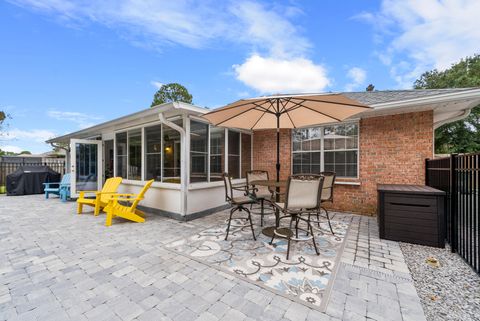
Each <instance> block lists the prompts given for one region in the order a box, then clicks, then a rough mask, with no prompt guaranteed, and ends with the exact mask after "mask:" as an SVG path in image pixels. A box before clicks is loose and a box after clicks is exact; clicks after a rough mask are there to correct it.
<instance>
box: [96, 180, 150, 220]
mask: <svg viewBox="0 0 480 321" xmlns="http://www.w3.org/2000/svg"><path fill="white" fill-rule="evenodd" d="M154 181H155V180H154V179H151V180H149V181H148V182H147V183H146V184H145V186H143V188H142V189H141V190H140V193H138V194H111V195H109V196H108V197H109V198H110V202H109V204H108V206H107V208H106V211H107V220H106V222H105V225H106V226H111V225H112V219H113V218H114V217H121V218H124V219H126V220H129V221H132V222H137V223H143V222H145V218H144V216H145V213H143V212H142V211H140V210H138V209H137V206H138V203H140V201H141V200H143V199H144V198H145V193H146V192H147V190H148V189H149V188H150V186H152V184H153V182H154ZM119 201H120V202H127V203H128V204H130V203H131V205H124V204H120V203H119Z"/></svg>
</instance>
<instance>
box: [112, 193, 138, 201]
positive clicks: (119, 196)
mask: <svg viewBox="0 0 480 321" xmlns="http://www.w3.org/2000/svg"><path fill="white" fill-rule="evenodd" d="M137 196H138V195H137V194H112V195H109V201H113V200H117V201H131V200H135V199H136V198H137Z"/></svg>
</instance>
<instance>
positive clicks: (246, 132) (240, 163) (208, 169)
mask: <svg viewBox="0 0 480 321" xmlns="http://www.w3.org/2000/svg"><path fill="white" fill-rule="evenodd" d="M188 120H189V121H188V127H189V130H188V131H187V136H188V139H189V140H190V121H192V120H193V121H196V122H200V123H204V124H208V135H207V136H208V157H207V173H208V176H207V181H205V182H194V183H192V182H190V164H189V166H188V168H187V170H188V171H189V172H188V175H187V176H188V179H189V182H188V183H189V185H193V186H196V185H198V184H206V183H212V184H218V183H219V182H220V181H213V182H212V181H211V179H210V157H211V151H210V133H211V128H212V127H214V126H212V125H211V124H210V123H208V122H207V121H205V120H204V119H202V118H198V117H195V116H192V115H190V116H189V117H188ZM229 130H231V131H234V132H237V133H239V134H240V135H239V138H238V139H239V148H240V149H239V157H240V159H239V168H238V177H239V178H238V179H239V180H240V179H245V178H242V133H245V134H248V135H250V148H251V155H250V170H251V169H252V168H253V134H252V132H251V131H246V130H241V129H238V128H224V133H225V134H224V144H225V145H224V153H225V155H224V169H225V171H226V172H228V131H229ZM188 152H189V155H188V159H189V160H190V158H191V156H190V153H191V150H190V146H189V148H188ZM222 184H223V183H222Z"/></svg>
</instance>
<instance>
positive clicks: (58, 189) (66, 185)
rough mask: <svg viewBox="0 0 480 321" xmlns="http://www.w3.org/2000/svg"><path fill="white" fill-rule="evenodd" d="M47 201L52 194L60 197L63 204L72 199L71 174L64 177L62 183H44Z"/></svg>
mask: <svg viewBox="0 0 480 321" xmlns="http://www.w3.org/2000/svg"><path fill="white" fill-rule="evenodd" d="M43 186H44V189H43V190H44V192H45V199H48V197H49V196H50V194H54V195H58V196H59V197H60V199H61V200H62V201H63V202H66V201H67V198H68V197H70V173H67V174H65V175H63V177H62V181H60V182H55V183H43Z"/></svg>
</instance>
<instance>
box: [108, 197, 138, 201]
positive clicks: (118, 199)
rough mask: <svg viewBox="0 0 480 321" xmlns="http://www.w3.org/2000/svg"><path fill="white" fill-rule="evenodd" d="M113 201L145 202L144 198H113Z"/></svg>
mask: <svg viewBox="0 0 480 321" xmlns="http://www.w3.org/2000/svg"><path fill="white" fill-rule="evenodd" d="M112 199H115V200H117V201H133V200H139V201H141V200H143V197H142V198H130V197H112Z"/></svg>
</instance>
